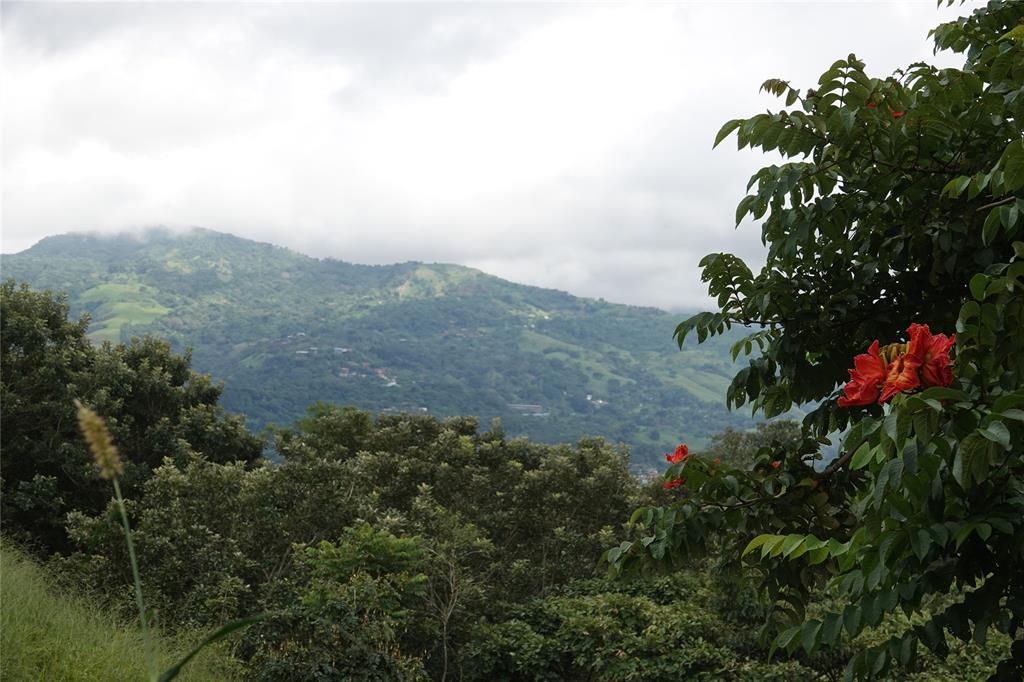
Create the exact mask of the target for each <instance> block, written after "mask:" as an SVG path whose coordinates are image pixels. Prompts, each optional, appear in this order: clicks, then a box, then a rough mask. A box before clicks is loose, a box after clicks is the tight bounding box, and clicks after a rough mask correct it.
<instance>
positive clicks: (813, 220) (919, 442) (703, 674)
mask: <svg viewBox="0 0 1024 682" xmlns="http://www.w3.org/2000/svg"><path fill="white" fill-rule="evenodd" d="M932 35H933V37H934V40H935V45H936V49H942V50H951V51H953V52H954V53H957V54H961V55H962V56H963V58H964V64H963V67H962V68H938V67H934V66H930V65H928V64H924V63H917V64H912V65H908V66H907V67H906V68H905V69H903V70H901V71H898V72H896V73H895V74H894V75H891V76H883V77H876V76H869V75H868V72H867V71H866V68H867V67H866V65H865V64H864V63H863V62H862V61H860V60H859V59H858V58H857V57H856V56H855V55H849V56H848V57H846V58H844V59H840V60H837V61H836V62H834V63H833V64H832V65H831V66H829V67H828V68H827V69H826V71H825V72H824V73H823V74H822V76H821V78H820V79H819V81H818V83H817V84H814V86H813V87H811V88H802V89H801V88H797V87H796V84H791V83H790V82H788V81H785V80H781V79H770V80H768V81H766V82H765V83H764V85H763V89H764V90H766V91H768V92H769V93H771V94H772V95H775V96H777V97H779V98H780V99H781V100H782V101H783V102H784V103H785V104H784V106H785V108H784V109H781V110H780V111H777V112H767V113H759V114H756V115H754V116H753V117H751V118H746V119H735V120H732V121H729V122H727V123H725V125H724V126H723V127H722V129H721V132H720V133H719V135H718V138H717V139H716V140H715V144H716V145H718V144H720V143H721V142H723V141H724V140H727V139H732V138H735V139H736V140H737V142H738V146H739V147H740V148H741V149H742V148H745V147H752V148H757V149H761V150H763V151H765V152H772V153H773V158H774V156H780V155H781V157H782V159H783V162H782V163H780V164H773V165H769V166H766V167H765V168H762V169H760V170H758V171H757V172H756V173H755V174H754V175H753V177H752V179H751V181H750V185H749V189H748V191H750V192H751V193H750V194H748V195H747V196H745V197H743V198H742V199H741V200H740V203H739V206H738V208H737V212H736V216H735V218H736V222H737V224H739V223H741V222H743V220H744V219H745V218H746V217H747V216H748V215H749V216H750V217H751V218H752V219H753V220H754V221H757V222H758V223H759V225H760V229H761V231H762V236H763V240H764V243H765V245H766V247H767V263H766V265H765V266H764V267H763V268H761V269H760V270H759V271H758V272H756V273H755V272H754V271H753V270H751V268H750V267H748V266H747V264H746V263H744V262H743V260H741V259H740V258H738V257H736V256H734V255H731V254H727V253H713V254H710V255H708V256H707V257H706V258H705V259H704V260H703V262H702V268H703V280H704V281H705V282H706V283H707V284H708V288H709V292H710V294H711V295H712V296H713V297H714V298H715V299H716V300H717V303H718V310H716V311H708V312H702V313H698V314H696V315H693V316H690V317H689V318H687V319H685V320H684V321H682V322H681V323H679V324H678V326H677V327H676V333H675V336H676V340H677V342H678V344H679V345H680V346H683V347H685V346H686V344H692V343H693V342H694V340H696V341H697V342H698V343H703V342H706V341H708V339H714V338H718V339H719V340H721V337H723V335H724V336H725V337H726V338H728V339H730V345H733V346H734V347H735V349H736V350H737V354H738V355H741V356H743V358H744V362H743V364H741V365H740V368H739V370H738V371H737V372H736V373H735V376H734V377H733V378H732V380H731V382H730V383H729V384H728V388H727V393H726V395H727V403H728V404H729V406H730V407H732V408H734V409H738V408H746V409H750V408H753V409H754V410H755V411H757V412H758V413H760V414H762V415H764V417H765V418H766V419H767V421H763V422H761V423H759V424H758V425H757V426H756V427H753V428H749V429H730V428H723V429H722V430H721V431H720V432H719V433H718V434H717V435H715V436H714V437H711V438H709V439H707V441H706V442H705V443H703V444H701V445H700V446H699V447H698V446H696V445H695V444H693V443H691V444H688V443H686V442H676V443H673V444H672V446H671V447H670V448H666V450H667V451H666V452H664V453H663V454H662V460H661V466H660V471H659V473H658V474H656V475H653V476H646V477H638V476H636V475H634V474H633V473H631V470H630V452H629V448H627V447H624V446H622V445H621V444H619V443H616V442H615V441H614V439H605V438H602V437H599V436H596V435H591V436H586V437H582V438H579V439H577V440H576V441H575V442H574V443H572V444H560V445H559V444H549V443H539V442H535V441H531V440H529V439H527V438H525V437H521V436H514V435H509V434H507V433H506V431H505V426H503V422H502V421H501V420H494V421H492V422H490V423H488V424H481V423H479V420H477V419H476V418H473V417H465V416H463V417H460V416H449V417H445V418H438V417H436V416H433V415H430V414H416V413H384V412H381V413H378V414H372V413H370V412H369V411H366V410H364V409H358V408H357V407H352V406H346V405H339V404H334V403H330V402H313V403H312V404H311V405H308V408H307V410H306V412H305V415H304V416H302V417H301V418H299V419H296V420H295V421H293V422H292V423H291V424H290V425H285V426H275V427H274V428H271V429H268V430H266V431H263V432H261V433H260V434H256V433H254V432H253V431H251V430H250V429H249V428H248V427H247V425H246V421H245V419H244V418H243V417H242V416H240V415H238V414H235V413H233V412H231V411H229V410H227V409H226V408H225V407H224V406H223V405H222V404H221V397H222V395H223V394H224V393H225V392H226V391H227V390H229V389H228V388H227V387H226V386H222V385H220V384H218V383H215V382H214V381H213V380H212V379H211V378H210V376H208V375H206V374H203V373H200V372H197V371H195V370H194V369H193V367H192V359H191V357H190V355H189V354H188V353H187V352H179V351H177V350H176V349H174V348H173V347H172V345H171V343H170V342H169V341H168V340H166V339H163V338H161V337H159V336H153V335H149V336H142V337H133V338H130V339H127V340H119V341H117V342H114V341H112V340H108V341H106V342H103V343H100V344H98V345H97V344H95V343H94V342H93V341H92V340H91V339H90V338H89V336H88V332H89V318H88V315H84V316H80V317H76V316H73V315H71V307H70V304H69V301H68V297H67V296H66V295H64V294H61V293H59V291H58V292H55V291H51V290H39V289H37V288H33V287H31V286H29V285H27V284H25V283H19V282H16V281H15V280H13V279H8V280H6V281H4V282H3V284H2V291H0V304H2V310H0V347H2V348H0V350H2V354H0V375H2V381H0V401H2V407H3V410H2V424H0V426H2V428H0V457H2V460H0V470H2V490H0V493H2V494H0V504H2V508H0V517H2V519H3V557H2V558H3V566H4V581H3V583H2V584H0V588H2V589H3V595H2V599H0V610H2V618H3V627H2V628H0V636H2V637H3V641H2V650H3V656H2V658H0V666H2V672H3V674H4V677H5V679H6V678H10V679H39V678H40V677H42V678H43V679H47V678H50V679H118V678H119V677H122V676H124V677H131V676H136V677H138V676H139V675H140V673H138V672H125V673H114V672H111V671H113V670H114V669H115V666H118V665H122V658H124V659H126V660H127V661H129V662H130V663H131V664H132V665H136V664H137V667H136V668H132V670H137V669H138V667H141V668H142V670H143V672H141V675H142V676H143V677H145V678H146V679H150V680H154V681H156V680H170V679H174V678H175V677H176V676H179V675H180V677H181V679H240V680H265V681H271V680H274V681H277V680H280V681H284V680H325V681H326V680H421V679H422V680H426V679H431V680H449V679H451V680H454V679H460V680H461V679H467V680H783V679H785V680H794V679H797V680H805V679H806V680H830V681H832V680H840V679H850V680H867V679H880V680H885V679H888V680H908V679H909V680H934V681H939V680H994V681H1003V680H1006V681H1010V680H1020V679H1022V678H1024V520H1022V519H1024V386H1022V380H1021V379H1022V374H1024V240H1022V238H1021V236H1020V235H1021V229H1022V227H1024V219H1022V215H1021V214H1022V213H1024V130H1022V128H1021V120H1022V119H1021V117H1022V115H1024V3H1020V2H1002V1H999V0H995V1H993V2H989V3H987V4H986V5H985V6H983V7H979V8H977V9H974V10H973V11H971V12H970V13H969V14H966V15H965V16H964V17H962V18H961V19H959V20H956V21H953V22H950V23H946V24H942V25H940V26H938V27H937V28H936V29H935V30H934V31H933V32H932ZM741 333H742V336H740V337H739V339H738V343H735V342H733V339H735V338H736V337H737V336H738V335H740V334H741ZM694 337H695V338H694ZM228 381H229V382H230V377H228ZM229 385H230V383H229V384H228V386H229ZM795 409H799V410H800V413H801V414H803V415H804V416H803V419H802V420H801V421H799V422H797V421H794V420H790V419H787V418H786V417H787V416H790V415H792V414H793V410H795ZM748 426H749V425H748ZM691 446H692V447H691ZM270 451H272V452H273V453H274V459H273V460H271V459H269V458H268V457H266V453H267V452H270ZM828 453H834V457H833V456H827V454H828ZM11 576H13V577H14V578H16V579H17V580H18V581H19V582H18V586H24V588H23V589H24V591H25V592H24V593H31V594H38V595H39V598H38V599H36V600H31V601H30V600H26V599H15V598H14V597H15V595H16V594H21V593H23V592H21V591H19V590H18V589H17V586H12V583H11V579H9V578H10V577H11ZM29 590H31V591H30V592H29ZM61 603H67V604H68V609H67V613H68V618H67V619H63V618H61V616H60V615H59V614H60V607H59V604H61ZM90 623H95V624H98V625H96V626H95V627H97V628H106V629H107V630H102V629H101V630H100V631H110V632H112V633H114V634H112V635H111V636H110V637H107V638H106V639H107V640H109V643H110V645H111V647H114V646H116V647H118V649H117V650H118V651H119V652H122V653H121V654H120V655H117V654H107V655H108V656H109V659H108V660H106V661H105V662H104V661H103V660H101V661H99V662H96V661H95V660H90V659H89V657H88V655H86V654H83V653H79V652H81V651H86V652H88V651H97V652H98V651H101V649H100V647H99V645H93V646H90V647H81V646H78V645H77V643H78V642H79V641H80V640H83V638H85V637H86V635H85V634H83V633H84V632H86V631H88V630H89V629H90V627H92V626H90V625H88V624H90ZM94 629H95V628H94ZM69 632H73V633H74V634H72V635H64V636H66V637H68V639H67V640H66V641H68V642H71V643H72V644H74V645H75V646H61V645H60V644H55V643H54V639H53V638H54V637H57V636H61V635H63V633H69ZM196 645H198V647H197V648H196V649H194V650H195V651H198V652H199V653H198V655H197V656H196V657H195V658H191V657H190V655H188V654H185V655H184V656H183V655H182V652H187V651H189V650H190V648H191V647H195V646H196ZM106 650H107V649H104V651H106ZM109 650H110V651H113V648H111V649H109ZM37 652H46V653H45V655H42V654H39V653H37ZM72 655H74V656H81V661H82V662H81V664H79V665H77V666H76V664H75V662H74V661H71V662H69V656H72ZM174 661H178V662H177V663H174ZM87 664H88V665H87ZM125 665H127V664H125ZM76 667H77V668H78V669H79V670H80V671H86V670H88V671H91V672H81V673H78V674H79V676H78V677H76V676H75V675H76V672H75V669H76ZM124 669H125V670H127V669H128V668H124ZM104 671H106V672H104Z"/></svg>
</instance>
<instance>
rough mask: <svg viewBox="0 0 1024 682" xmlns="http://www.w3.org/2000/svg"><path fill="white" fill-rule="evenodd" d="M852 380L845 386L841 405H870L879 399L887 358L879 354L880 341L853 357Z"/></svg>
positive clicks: (840, 399) (840, 400) (840, 401)
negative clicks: (865, 351)
mask: <svg viewBox="0 0 1024 682" xmlns="http://www.w3.org/2000/svg"><path fill="white" fill-rule="evenodd" d="M848 371H849V372H850V380H849V381H848V382H847V383H846V386H844V387H843V395H842V396H841V397H840V398H839V407H859V406H861V405H870V404H872V403H873V402H875V401H876V400H878V395H879V392H880V388H879V387H880V386H881V385H882V382H883V381H885V375H886V367H885V360H883V359H882V356H881V355H879V354H878V341H877V340H876V341H875V342H874V343H872V344H871V347H870V348H868V352H867V353H861V354H860V355H858V356H857V357H855V358H854V359H853V369H851V370H848Z"/></svg>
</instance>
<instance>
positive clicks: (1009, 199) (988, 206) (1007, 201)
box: [974, 196, 1017, 213]
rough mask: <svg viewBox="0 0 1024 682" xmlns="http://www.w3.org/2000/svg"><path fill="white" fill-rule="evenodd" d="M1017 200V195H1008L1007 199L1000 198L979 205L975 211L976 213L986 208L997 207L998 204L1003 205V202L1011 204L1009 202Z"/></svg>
mask: <svg viewBox="0 0 1024 682" xmlns="http://www.w3.org/2000/svg"><path fill="white" fill-rule="evenodd" d="M1016 200H1017V197H1015V196H1010V197H1006V198H1005V199H1000V200H999V201H993V202H992V203H990V204H985V205H984V206H979V207H978V208H976V209H974V212H975V213H981V212H982V211H984V210H986V209H989V208H995V207H996V206H1002V205H1003V204H1009V203H1012V202H1014V201H1016Z"/></svg>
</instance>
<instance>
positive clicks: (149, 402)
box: [0, 280, 263, 551]
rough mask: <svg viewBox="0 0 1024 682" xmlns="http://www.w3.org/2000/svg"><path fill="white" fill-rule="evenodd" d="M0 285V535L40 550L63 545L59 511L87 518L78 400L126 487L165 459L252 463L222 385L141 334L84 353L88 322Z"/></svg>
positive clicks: (100, 486) (249, 438)
mask: <svg viewBox="0 0 1024 682" xmlns="http://www.w3.org/2000/svg"><path fill="white" fill-rule="evenodd" d="M2 287H3V288H2V290H0V401H2V405H3V409H2V412H0V434H2V435H0V453H2V474H3V482H2V493H3V494H2V498H3V509H2V514H3V522H4V531H5V532H7V533H10V534H12V536H14V537H16V538H17V539H19V540H21V541H24V542H26V543H30V544H35V545H39V546H41V547H43V548H46V549H49V550H58V551H63V550H66V549H67V548H68V543H67V537H66V534H65V532H64V520H65V515H66V514H67V513H68V512H69V511H72V510H83V511H89V512H97V511H99V510H100V509H102V508H103V507H104V506H105V505H106V503H107V501H108V499H109V497H110V496H109V489H108V486H107V484H105V483H104V482H103V481H102V480H101V479H100V478H99V477H98V475H97V473H96V470H95V467H94V466H93V464H92V460H91V457H90V456H89V454H88V452H87V451H86V449H85V446H84V443H83V442H82V441H81V438H80V437H79V435H78V433H77V426H76V422H75V414H74V405H73V401H74V400H75V399H76V398H78V399H81V400H82V401H83V402H85V403H88V404H89V405H92V406H94V407H95V408H96V410H97V411H98V412H99V413H100V414H101V415H102V416H104V417H105V418H106V419H107V423H108V424H109V426H110V429H111V431H112V432H113V435H114V438H115V439H116V441H117V442H118V443H119V445H120V446H121V449H122V451H123V452H124V454H125V456H126V458H127V460H128V461H127V467H126V470H125V480H124V485H125V490H126V492H129V493H130V492H131V491H133V490H134V489H135V488H136V487H137V486H138V485H140V484H141V483H142V482H143V481H144V480H145V479H146V478H148V477H149V475H150V473H151V470H152V468H154V467H156V466H157V465H159V464H160V462H161V460H162V459H163V458H164V457H172V458H175V459H177V460H179V461H181V462H185V461H186V460H188V459H189V458H190V457H191V456H192V455H193V454H200V455H203V456H204V457H206V458H208V459H210V460H212V461H217V462H230V461H235V460H241V461H245V462H250V463H251V462H255V461H257V460H259V459H261V458H262V450H263V444H262V441H261V440H260V439H259V438H257V437H256V436H254V435H252V434H251V433H249V432H248V431H247V430H246V429H245V424H244V420H243V419H242V418H241V417H238V416H234V415H229V414H227V413H226V412H225V411H224V409H223V408H222V407H220V406H219V405H218V400H219V399H220V394H221V387H220V386H218V385H216V384H214V383H213V381H212V380H211V379H210V377H209V376H207V375H204V374H199V373H197V372H195V371H193V370H192V368H191V357H190V355H189V354H188V353H185V354H183V355H177V354H175V353H172V352H171V348H170V345H169V344H168V343H167V342H166V341H161V340H159V339H155V338H151V337H144V338H138V339H132V340H131V341H129V342H128V343H126V344H117V345H113V344H110V343H104V344H103V345H102V346H99V347H96V346H93V345H92V344H91V343H90V342H89V339H88V337H87V336H86V329H87V328H88V323H89V318H88V316H82V317H81V318H80V319H79V320H78V321H77V322H71V321H69V320H68V319H67V318H68V304H67V300H66V298H65V297H64V296H62V295H55V294H53V293H52V292H50V291H43V292H37V291H32V290H31V289H30V288H28V287H27V286H25V285H21V286H18V285H16V284H15V282H14V280H6V281H4V283H3V285H2Z"/></svg>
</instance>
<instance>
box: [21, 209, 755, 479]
mask: <svg viewBox="0 0 1024 682" xmlns="http://www.w3.org/2000/svg"><path fill="white" fill-rule="evenodd" d="M3 273H4V277H13V278H15V279H17V280H20V281H25V282H28V283H29V284H30V285H32V286H34V287H38V288H52V289H57V290H63V291H66V292H67V293H68V297H69V302H70V304H71V306H72V311H73V312H76V313H77V312H88V313H89V314H90V315H91V318H92V326H91V331H90V336H91V338H93V339H94V340H95V341H107V340H109V341H118V340H121V339H124V338H127V337H129V336H131V335H137V334H141V333H153V334H156V335H158V336H161V337H165V338H168V339H170V340H171V342H172V343H173V345H174V346H175V347H176V348H178V349H181V348H184V347H187V346H190V347H191V348H192V349H193V361H194V366H195V367H196V368H197V369H198V370H200V371H203V372H209V373H211V374H213V375H214V377H215V378H217V379H218V380H223V381H224V382H225V383H226V388H225V393H224V398H223V403H224V405H225V406H226V407H228V408H229V409H231V410H235V411H240V412H244V413H245V414H246V415H247V416H248V417H249V420H250V423H251V424H252V425H253V426H255V427H259V426H261V425H264V424H267V423H270V422H275V423H289V422H291V421H293V420H294V419H296V418H298V417H300V416H302V415H303V414H304V412H305V410H306V408H307V406H308V405H309V404H310V403H312V402H314V401H317V400H324V401H329V402H335V403H344V404H353V405H357V406H359V407H361V408H364V409H368V410H372V411H376V412H382V411H409V412H420V413H429V414H433V415H437V416H445V415H455V414H472V415H477V416H478V417H480V418H481V419H482V420H484V421H485V423H486V421H487V420H489V419H491V418H492V417H500V418H501V419H502V422H503V424H504V427H505V429H506V431H507V432H509V433H511V434H524V435H528V436H529V437H531V438H533V439H536V440H540V441H549V442H551V441H574V440H576V439H577V438H578V437H580V436H582V435H587V434H590V435H601V436H605V437H607V438H609V439H611V440H616V441H622V442H625V443H628V444H630V445H631V446H632V447H633V453H634V454H633V460H634V463H635V465H636V466H638V467H640V468H644V465H650V464H655V463H656V461H657V460H658V459H659V457H660V453H662V452H664V451H666V450H669V449H671V447H673V446H674V445H675V444H676V443H677V442H679V440H686V441H688V442H690V443H695V444H699V443H701V442H703V441H704V439H706V438H707V437H708V436H710V435H711V434H713V433H716V432H718V431H721V430H722V429H724V428H726V427H728V426H733V427H740V428H745V427H747V426H749V425H750V424H751V422H750V420H749V419H748V418H747V417H746V415H745V414H732V413H729V412H728V411H727V410H726V409H725V407H724V401H723V397H724V395H725V388H726V386H727V384H728V382H729V380H730V378H731V377H732V375H733V373H734V372H735V369H734V366H733V365H732V363H731V361H730V357H729V352H728V348H729V343H730V339H729V338H728V337H727V338H724V339H722V338H716V339H712V340H711V341H709V342H708V343H706V344H704V345H702V346H699V347H697V346H694V347H687V349H686V350H684V351H682V352H680V351H678V349H677V348H676V346H675V344H674V342H673V339H672V331H673V330H674V328H675V325H676V324H677V323H678V321H679V318H678V316H676V315H671V314H668V313H666V312H663V311H660V310H657V309H653V308H640V307H634V306H624V305H616V304H611V303H606V302H603V301H594V300H589V299H583V298H577V297H574V296H571V295H569V294H566V293H563V292H560V291H554V290H550V289H541V288H537V287H530V286H523V285H518V284H513V283H510V282H507V281H504V280H502V279H499V278H497V277H492V276H490V275H486V274H484V273H482V272H480V271H477V270H473V269H471V268H466V267H462V266H457V265H443V264H429V265H428V264H422V263H402V264H397V265H386V266H367V265H355V264H351V263H346V262H342V261H337V260H331V259H323V260H318V259H315V258H311V257H308V256H304V255H302V254H299V253H296V252H293V251H290V250H287V249H284V248H280V247H276V246H272V245H269V244H263V243H258V242H254V241H249V240H245V239H241V238H238V237H234V236H231V235H228V234H223V233H218V232H213V231H210V230H204V229H195V230H193V231H191V232H188V233H185V234H177V235H176V234H172V233H170V232H166V231H159V230H158V231H151V232H149V233H147V234H146V235H145V237H143V238H139V237H129V236H118V237H96V236H88V235H80V234H70V235H61V236H57V237H49V238H47V239H44V240H42V241H40V242H39V243H38V244H36V245H35V246H33V247H32V248H31V249H28V250H26V251H23V252H21V253H18V254H13V255H5V256H4V257H3Z"/></svg>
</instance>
